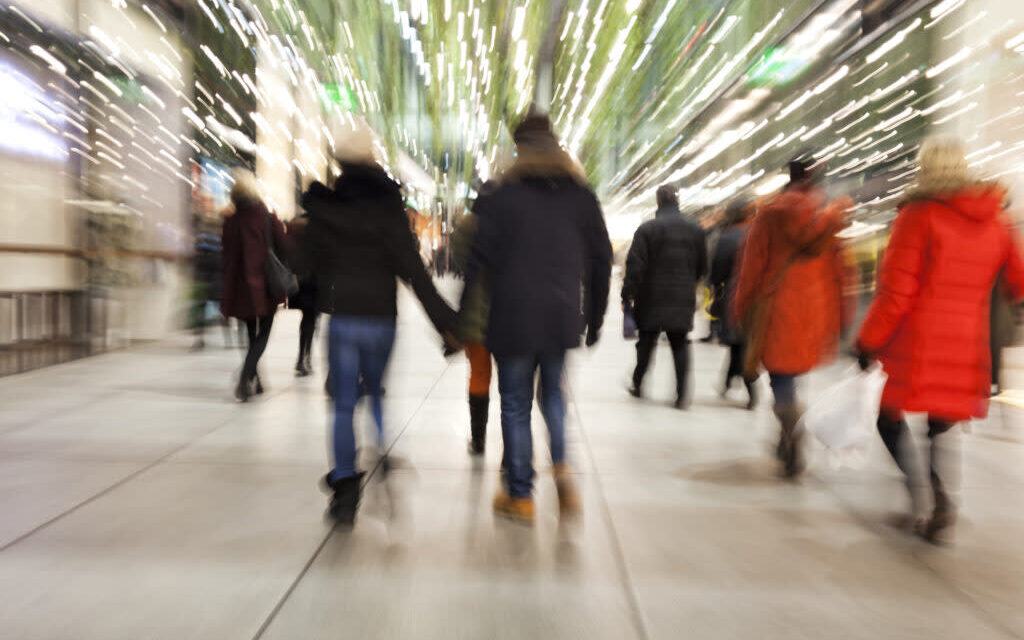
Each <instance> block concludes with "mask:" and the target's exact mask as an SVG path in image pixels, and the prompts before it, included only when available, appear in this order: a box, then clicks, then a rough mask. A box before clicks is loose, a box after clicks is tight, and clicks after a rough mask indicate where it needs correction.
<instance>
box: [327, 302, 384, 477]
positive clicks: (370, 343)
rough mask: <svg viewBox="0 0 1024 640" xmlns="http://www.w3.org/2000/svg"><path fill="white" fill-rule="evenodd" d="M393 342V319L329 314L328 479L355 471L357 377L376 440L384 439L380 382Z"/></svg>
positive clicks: (353, 473) (352, 474) (380, 441)
mask: <svg viewBox="0 0 1024 640" xmlns="http://www.w3.org/2000/svg"><path fill="white" fill-rule="evenodd" d="M394 343H395V319H394V318H375V317H362V316H331V325H330V337H329V339H328V350H329V354H330V355H329V358H330V367H331V371H330V377H331V380H332V383H333V385H334V388H333V391H334V469H333V470H332V471H331V474H330V476H331V480H332V481H334V480H340V479H342V478H348V477H351V476H354V475H355V474H356V438H355V432H354V429H353V423H352V414H353V413H354V412H355V409H356V402H357V401H358V400H359V377H360V376H362V378H363V381H364V382H365V383H366V387H367V393H368V395H369V398H370V407H371V409H372V411H373V419H374V421H375V422H376V423H377V443H378V444H383V441H384V411H383V407H382V406H381V404H382V403H381V382H382V381H383V379H384V370H385V369H386V368H387V365H388V359H389V358H390V357H391V347H392V346H393V345H394Z"/></svg>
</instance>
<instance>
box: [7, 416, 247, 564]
mask: <svg viewBox="0 0 1024 640" xmlns="http://www.w3.org/2000/svg"><path fill="white" fill-rule="evenodd" d="M237 418H238V414H237V413H233V414H231V415H230V416H229V417H227V418H225V419H224V420H222V421H220V422H218V423H217V424H216V426H214V427H213V428H211V429H208V430H206V431H204V432H203V433H200V434H197V435H196V437H195V438H191V439H190V440H189V441H188V442H184V443H182V444H181V445H180V446H178V447H175V448H174V449H172V450H171V451H168V452H167V453H165V454H164V455H162V456H160V457H159V458H157V459H155V460H153V461H152V462H149V463H148V464H145V465H144V466H142V467H141V468H139V469H137V470H135V471H133V472H132V473H130V474H128V475H127V476H125V477H124V478H121V479H120V480H118V481H117V482H115V483H113V484H111V485H110V486H108V487H106V488H105V489H102V490H101V491H99V492H98V493H95V494H93V495H92V496H90V497H88V498H86V499H85V500H82V501H81V502H79V503H77V504H75V505H73V506H71V507H70V508H68V509H65V510H64V511H62V512H61V513H59V514H57V515H55V516H54V517H52V518H50V519H49V520H47V521H46V522H43V523H41V524H39V525H37V526H35V527H33V528H32V529H31V530H29V531H26V532H25V533H23V534H21V535H20V536H18V537H17V538H15V539H13V540H11V541H10V542H8V543H7V544H4V545H3V546H0V553H2V552H4V551H6V550H7V549H10V548H11V547H13V546H14V545H16V544H18V543H19V542H22V541H23V540H26V539H27V538H29V537H31V536H33V535H35V534H36V533H39V532H40V531H42V530H43V529H45V528H47V527H49V526H50V525H52V524H54V523H56V522H58V521H60V520H63V519H64V518H65V517H67V516H69V515H71V514H72V513H74V512H76V511H78V510H79V509H81V508H83V507H86V506H88V505H90V504H92V503H93V502H95V501H97V500H99V499H100V498H102V497H103V496H105V495H107V494H109V493H110V492H112V491H114V490H116V489H117V488H119V487H122V486H124V485H126V484H127V483H129V482H131V481H132V480H134V479H135V478H137V477H139V476H140V475H142V474H143V473H146V472H147V471H149V470H151V469H153V468H155V467H157V466H159V465H160V464H162V463H163V462H165V461H166V460H168V459H169V458H170V457H171V456H174V455H176V454H178V453H180V452H182V451H184V450H185V449H187V448H188V447H190V446H192V445H193V444H195V443H196V442H198V441H199V440H201V439H202V438H205V437H206V436H208V435H210V434H211V433H214V432H215V431H217V430H219V429H222V428H224V427H226V426H227V425H229V424H231V423H232V422H233V421H234V420H236V419H237Z"/></svg>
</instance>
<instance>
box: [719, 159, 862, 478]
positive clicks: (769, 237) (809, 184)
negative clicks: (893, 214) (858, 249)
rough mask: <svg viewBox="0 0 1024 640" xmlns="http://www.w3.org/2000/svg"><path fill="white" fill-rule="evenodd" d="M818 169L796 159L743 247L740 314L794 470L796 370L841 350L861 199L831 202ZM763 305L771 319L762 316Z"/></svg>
mask: <svg viewBox="0 0 1024 640" xmlns="http://www.w3.org/2000/svg"><path fill="white" fill-rule="evenodd" d="M815 177H816V176H815V174H814V173H813V172H811V170H810V168H809V166H808V165H807V164H806V163H804V162H801V161H794V162H792V163H790V183H789V185H788V186H787V187H786V189H785V190H784V191H783V192H782V193H780V194H778V195H776V196H774V197H773V198H771V199H770V200H769V201H768V202H766V203H765V204H764V205H763V206H762V208H761V209H760V213H759V214H758V216H757V217H756V218H755V219H754V223H753V226H752V227H751V229H750V234H749V236H748V237H747V241H746V246H745V248H744V251H743V262H742V264H741V267H740V274H739V279H738V281H737V285H736V298H735V302H734V314H735V317H736V318H737V320H738V321H739V322H740V324H741V325H745V328H746V330H747V331H748V332H753V334H754V335H751V339H750V345H748V348H751V349H753V350H754V351H755V352H756V351H757V346H756V345H761V349H760V354H759V355H760V362H761V364H763V365H764V368H765V369H767V370H768V374H769V377H770V380H771V387H772V393H773V395H774V397H775V405H774V411H775V415H776V416H777V417H778V419H779V422H780V423H781V431H780V437H779V446H778V448H777V453H778V456H779V460H780V462H782V463H783V472H784V475H786V476H787V477H794V476H796V475H799V474H800V472H801V471H803V459H802V455H801V451H800V436H801V434H800V433H799V431H798V430H797V429H796V424H797V422H798V421H799V419H800V415H801V413H802V409H801V408H800V406H799V404H798V402H797V398H796V377H797V376H799V375H801V374H804V373H807V372H809V371H811V370H812V369H814V368H815V367H816V366H818V364H820V363H821V362H822V361H823V360H824V359H826V358H827V357H828V355H829V354H830V353H832V352H835V351H836V349H837V347H838V344H839V334H840V331H841V329H842V328H843V326H844V324H845V320H846V319H847V318H849V316H850V314H849V308H848V306H847V305H846V304H844V303H845V300H844V296H843V292H844V284H845V282H844V280H845V276H846V271H847V270H846V268H845V264H844V259H843V251H842V247H841V244H840V241H839V239H838V238H837V237H836V233H837V232H838V231H839V230H840V229H841V228H842V226H843V219H842V213H843V211H844V210H845V209H847V208H849V206H850V205H852V204H853V203H852V201H851V200H850V199H849V198H842V199H840V200H837V201H836V202H834V203H833V204H832V205H830V206H828V207H825V206H824V205H825V194H824V192H823V191H822V190H821V189H820V188H818V187H816V186H815V184H814V182H815ZM758 307H760V308H761V309H762V310H763V313H762V318H763V320H762V321H761V322H754V321H752V319H751V316H752V315H754V314H753V312H754V310H755V309H756V308H758ZM752 324H756V325H757V326H751V325H752ZM752 355H753V357H757V355H758V354H757V353H754V354H752Z"/></svg>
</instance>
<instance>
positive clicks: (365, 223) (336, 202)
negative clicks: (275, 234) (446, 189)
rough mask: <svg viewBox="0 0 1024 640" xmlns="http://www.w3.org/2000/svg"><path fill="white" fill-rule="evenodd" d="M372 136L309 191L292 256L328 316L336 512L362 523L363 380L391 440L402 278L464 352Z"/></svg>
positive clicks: (353, 145)
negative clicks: (357, 429) (332, 178)
mask: <svg viewBox="0 0 1024 640" xmlns="http://www.w3.org/2000/svg"><path fill="white" fill-rule="evenodd" d="M368 135H369V134H365V135H364V136H363V138H360V137H359V136H357V137H356V138H355V139H354V140H350V141H349V144H348V145H347V152H348V153H349V154H351V155H350V156H349V157H348V158H345V159H341V177H340V178H338V180H337V181H336V182H335V183H334V188H333V189H331V188H328V187H326V186H325V185H323V184H320V183H319V182H315V183H313V184H312V185H311V186H310V188H309V190H308V191H307V192H306V193H305V195H303V198H302V205H303V208H304V209H305V210H306V211H307V212H308V213H309V225H308V226H307V228H306V230H305V232H304V233H303V234H302V235H301V237H300V242H299V247H298V250H297V251H296V254H295V257H294V260H293V263H294V264H295V266H296V271H297V274H298V275H299V277H300V278H311V279H312V280H313V282H314V283H315V286H316V291H317V294H318V295H317V296H316V308H317V310H318V311H320V312H323V313H327V314H330V316H331V320H330V325H329V332H330V334H329V336H330V339H329V348H328V350H329V352H330V373H329V379H330V381H331V382H330V384H331V385H332V389H331V391H332V393H331V396H332V398H333V400H334V430H333V437H332V440H333V451H334V465H333V467H332V469H331V471H330V472H329V473H328V474H327V476H326V477H325V478H324V483H325V484H326V485H327V486H328V487H329V488H330V490H331V491H332V492H333V497H332V498H331V503H330V509H329V513H330V515H331V516H332V517H333V518H335V519H336V520H337V521H339V522H341V523H343V524H352V522H354V520H355V516H356V510H357V507H358V505H359V499H360V493H361V481H362V477H363V474H362V473H360V472H359V471H358V469H357V468H356V447H355V445H356V443H355V433H354V430H353V412H354V411H355V407H356V402H357V400H358V398H359V395H360V382H359V381H360V379H362V380H363V381H364V382H365V389H366V392H367V395H368V396H369V400H370V406H371V409H372V412H373V416H374V420H375V421H376V423H377V444H378V445H380V446H383V444H384V442H383V434H384V418H383V403H382V398H381V395H382V387H381V383H382V380H383V377H384V372H385V369H386V368H387V364H388V360H389V359H390V356H391V348H392V346H393V344H394V340H395V330H396V318H397V315H398V304H397V300H396V296H397V288H398V287H397V280H398V279H401V280H403V281H405V282H407V283H409V284H410V285H411V286H412V289H413V291H414V292H415V294H416V296H417V297H418V298H419V300H420V302H421V303H422V304H423V307H424V310H425V311H426V312H427V316H428V317H429V318H430V320H431V322H433V324H434V326H435V327H436V328H437V330H438V332H439V333H441V334H444V335H446V337H447V339H449V340H450V342H451V345H450V346H452V347H453V348H456V347H460V346H461V345H458V344H457V343H456V342H455V338H454V335H453V334H454V331H455V329H456V316H455V312H454V311H453V310H452V309H451V307H449V306H448V304H447V303H446V302H445V301H444V299H443V298H442V297H441V296H440V294H439V293H438V292H437V289H436V288H435V287H434V283H433V281H432V280H431V279H430V275H429V274H428V273H427V270H426V267H425V266H424V265H423V261H422V260H421V259H420V255H419V250H418V246H417V241H416V237H415V235H414V234H413V232H412V229H411V228H410V226H409V217H408V215H407V214H406V211H405V203H404V200H403V198H402V193H401V190H400V188H399V185H398V184H397V183H396V182H395V181H394V180H392V179H391V177H390V176H389V175H388V174H387V173H386V172H385V171H384V169H382V168H381V167H380V166H378V165H377V164H376V162H375V161H374V160H373V155H372V142H371V141H370V140H367V139H365V138H366V137H368ZM360 140H362V144H358V143H359V142H360Z"/></svg>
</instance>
